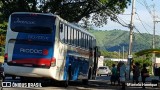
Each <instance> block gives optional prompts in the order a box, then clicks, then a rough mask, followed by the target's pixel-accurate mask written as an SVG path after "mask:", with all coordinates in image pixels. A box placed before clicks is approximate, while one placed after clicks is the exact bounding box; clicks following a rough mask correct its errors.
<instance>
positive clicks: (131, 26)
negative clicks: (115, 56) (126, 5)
mask: <svg viewBox="0 0 160 90" xmlns="http://www.w3.org/2000/svg"><path fill="white" fill-rule="evenodd" d="M134 15H135V0H132V12H131V22H130V35H129V39H130V42H129V50H128V66H129V71H128V76H129V77H128V78H129V79H130V72H131V61H132V58H133V57H132V42H133V28H134V25H133V22H134Z"/></svg>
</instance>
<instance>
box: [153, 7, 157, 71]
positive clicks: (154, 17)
mask: <svg viewBox="0 0 160 90" xmlns="http://www.w3.org/2000/svg"><path fill="white" fill-rule="evenodd" d="M155 28H156V16H155V4H154V5H153V41H152V48H153V49H155ZM154 63H155V53H154V52H153V53H152V74H154V70H153V69H154V68H153V67H154Z"/></svg>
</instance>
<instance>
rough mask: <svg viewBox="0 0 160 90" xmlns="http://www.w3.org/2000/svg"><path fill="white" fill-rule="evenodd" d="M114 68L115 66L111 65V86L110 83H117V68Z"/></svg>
mask: <svg viewBox="0 0 160 90" xmlns="http://www.w3.org/2000/svg"><path fill="white" fill-rule="evenodd" d="M115 66H116V65H115V64H113V65H112V70H111V71H112V75H111V85H112V82H114V85H115V82H116V81H117V68H116V67H115Z"/></svg>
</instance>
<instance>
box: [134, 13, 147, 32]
mask: <svg viewBox="0 0 160 90" xmlns="http://www.w3.org/2000/svg"><path fill="white" fill-rule="evenodd" d="M136 14H137V16H138V19H139V21H140V22H141V24H142V26H143V28H144V29H145V30H146V31H147V32H148V30H147V28H146V27H145V26H144V24H143V22H142V20H141V19H140V16H139V14H138V13H137V12H136ZM148 33H149V32H148ZM149 34H150V33H149Z"/></svg>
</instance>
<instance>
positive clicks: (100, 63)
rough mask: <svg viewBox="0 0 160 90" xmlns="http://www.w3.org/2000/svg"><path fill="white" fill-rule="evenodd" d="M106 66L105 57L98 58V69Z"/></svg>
mask: <svg viewBox="0 0 160 90" xmlns="http://www.w3.org/2000/svg"><path fill="white" fill-rule="evenodd" d="M103 64H104V56H100V57H99V58H98V67H100V66H103Z"/></svg>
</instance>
